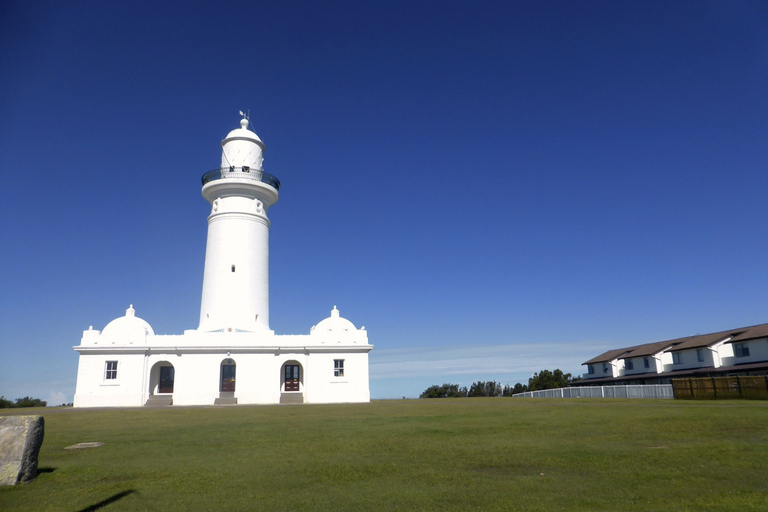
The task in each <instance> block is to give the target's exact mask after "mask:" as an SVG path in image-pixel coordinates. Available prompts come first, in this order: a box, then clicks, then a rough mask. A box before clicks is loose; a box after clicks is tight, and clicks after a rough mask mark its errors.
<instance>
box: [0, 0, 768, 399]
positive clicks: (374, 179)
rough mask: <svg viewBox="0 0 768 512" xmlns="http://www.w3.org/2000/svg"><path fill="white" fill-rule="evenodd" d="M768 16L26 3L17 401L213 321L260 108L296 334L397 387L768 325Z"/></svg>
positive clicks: (286, 318) (7, 305) (8, 119)
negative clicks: (84, 359) (358, 333)
mask: <svg viewBox="0 0 768 512" xmlns="http://www.w3.org/2000/svg"><path fill="white" fill-rule="evenodd" d="M767 24H768V4H766V3H765V2H750V1H738V2H714V1H698V0H697V1H678V2H656V1H643V2H621V1H614V0H612V1H606V2H570V1H547V2H532V1H531V2H514V1H500V2H495V1H479V2H473V3H470V2H460V1H419V2H354V1H328V2H308V1H307V2H304V1H293V2H244V1H243V2H239V1H238V2H215V3H214V2H141V1H132V2H124V3H118V2H98V1H94V2H84V1H76V2H66V3H62V2H53V1H50V2H46V1H40V2H25V1H16V0H10V1H8V0H6V1H5V2H2V3H0V69H2V70H3V80H2V81H0V172H2V176H3V184H4V190H5V197H6V200H5V205H6V207H5V209H4V215H3V216H2V232H3V233H4V238H3V239H4V242H3V244H2V249H1V250H0V265H1V266H2V269H3V271H2V273H0V347H1V348H2V356H1V357H0V395H5V396H6V397H7V398H16V397H19V396H24V395H32V396H36V397H40V398H43V399H47V400H50V401H51V402H55V403H60V402H63V401H67V402H69V401H71V400H72V396H73V394H74V388H75V378H76V373H77V354H76V352H74V351H73V350H72V346H74V345H77V344H79V340H80V336H81V334H82V330H83V329H87V328H88V326H89V325H93V326H94V328H97V329H101V328H103V327H104V325H106V324H107V323H108V322H109V321H110V320H112V319H114V318H116V317H118V316H122V315H123V314H124V312H125V309H126V308H127V307H128V305H129V304H133V305H134V307H135V308H136V312H137V315H138V316H140V317H142V318H144V319H146V320H147V321H148V322H149V323H150V324H151V325H152V327H153V328H154V330H155V332H157V333H160V334H180V333H181V332H182V331H183V330H184V329H189V328H195V327H196V326H197V324H198V319H199V318H198V317H199V308H200V296H201V287H202V271H203V263H204V255H205V254H204V253H205V237H206V216H207V214H208V209H209V206H208V204H207V203H206V202H205V200H204V199H203V198H202V197H201V195H200V176H201V175H202V174H203V173H204V172H206V171H208V170H210V169H212V168H214V167H216V166H218V163H219V158H220V147H219V143H220V141H221V139H222V138H223V136H224V135H226V133H227V132H228V131H230V130H231V129H233V128H235V127H237V123H238V119H239V116H238V115H237V113H238V110H241V109H243V110H246V109H250V112H251V119H252V123H253V127H254V129H255V130H256V132H257V133H258V134H259V136H260V137H261V138H262V140H263V141H264V142H265V144H266V147H267V151H266V159H265V169H266V170H267V171H268V172H270V173H272V174H274V175H276V176H277V177H278V178H279V179H280V180H281V181H282V188H281V190H280V202H279V203H278V204H277V205H276V206H274V207H273V208H272V209H271V210H270V218H271V219H272V230H271V235H270V236H271V238H270V243H271V247H270V250H271V252H270V256H271V258H270V279H271V282H270V298H271V307H270V323H271V327H272V328H273V329H274V330H275V331H276V332H277V333H279V334H302V333H308V332H309V328H310V327H311V326H312V325H314V324H316V323H317V322H319V321H320V320H322V319H323V318H325V317H326V316H328V314H329V312H330V310H331V308H332V307H333V306H334V305H338V307H339V309H340V311H341V314H342V316H344V317H346V318H348V319H350V320H351V321H352V322H354V323H355V324H356V325H357V326H361V325H365V326H366V328H367V330H368V333H369V336H370V341H371V342H372V343H373V344H374V345H375V348H374V350H373V352H372V353H371V359H370V361H371V392H372V395H373V396H374V397H377V398H388V397H400V396H417V395H418V394H419V393H420V392H421V391H422V390H423V389H424V388H426V387H427V386H429V385H430V384H439V383H443V382H456V383H460V384H462V385H469V384H471V382H472V381H474V380H481V379H482V380H491V379H492V380H497V381H500V382H502V383H510V384H514V383H515V382H518V381H520V382H526V381H527V378H528V377H530V376H531V375H532V374H533V372H535V371H538V370H541V369H543V368H549V369H554V368H561V369H562V370H564V371H566V372H571V373H574V374H578V373H581V372H582V369H583V367H581V363H582V362H583V361H585V360H587V359H589V358H591V357H593V356H595V355H597V354H598V353H600V352H602V351H604V350H607V349H609V348H616V347H620V346H626V345H632V344H637V343H644V342H650V341H657V340H662V339H669V338H675V337H679V336H686V335H690V334H694V333H699V332H712V331H718V330H724V329H728V328H731V327H737V326H745V325H752V324H757V323H764V322H766V321H768V310H766V306H767V305H768V304H766V303H767V302H768V301H767V300H766V289H768V273H767V272H766V257H765V255H766V254H767V253H768V243H766V231H767V230H766V219H768V205H767V204H766V201H765V200H764V198H763V196H764V191H765V190H766V188H767V187H766V186H767V185H768V173H767V172H766V170H768V94H767V93H766V91H768V32H766V30H765V27H766V26H767Z"/></svg>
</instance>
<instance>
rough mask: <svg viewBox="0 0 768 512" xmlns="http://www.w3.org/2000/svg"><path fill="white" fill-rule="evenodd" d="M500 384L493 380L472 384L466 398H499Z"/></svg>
mask: <svg viewBox="0 0 768 512" xmlns="http://www.w3.org/2000/svg"><path fill="white" fill-rule="evenodd" d="M501 393H502V389H501V384H499V383H498V382H496V381H494V380H489V381H488V382H483V381H478V382H473V383H472V385H471V386H470V387H469V393H467V396H501Z"/></svg>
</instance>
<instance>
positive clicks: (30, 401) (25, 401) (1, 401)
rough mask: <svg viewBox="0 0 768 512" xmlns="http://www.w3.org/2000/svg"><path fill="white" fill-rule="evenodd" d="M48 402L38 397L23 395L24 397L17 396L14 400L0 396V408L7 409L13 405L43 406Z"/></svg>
mask: <svg viewBox="0 0 768 512" xmlns="http://www.w3.org/2000/svg"><path fill="white" fill-rule="evenodd" d="M46 405H48V402H46V401H45V400H40V399H39V398H32V397H29V396H25V397H24V398H17V399H16V401H15V402H11V401H10V400H6V399H5V397H4V396H0V409H9V408H14V407H45V406H46Z"/></svg>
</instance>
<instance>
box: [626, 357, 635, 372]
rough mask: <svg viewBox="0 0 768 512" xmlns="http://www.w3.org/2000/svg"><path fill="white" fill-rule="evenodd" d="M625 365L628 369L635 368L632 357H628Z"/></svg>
mask: <svg viewBox="0 0 768 512" xmlns="http://www.w3.org/2000/svg"><path fill="white" fill-rule="evenodd" d="M624 367H625V368H626V369H627V370H634V369H635V363H633V362H632V360H631V359H627V360H626V362H625V363H624Z"/></svg>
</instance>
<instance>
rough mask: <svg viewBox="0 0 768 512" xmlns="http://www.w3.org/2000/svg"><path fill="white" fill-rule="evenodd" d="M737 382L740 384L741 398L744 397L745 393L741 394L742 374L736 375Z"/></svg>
mask: <svg viewBox="0 0 768 512" xmlns="http://www.w3.org/2000/svg"><path fill="white" fill-rule="evenodd" d="M736 383H737V384H738V385H739V398H744V395H742V394H741V375H737V376H736Z"/></svg>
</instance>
